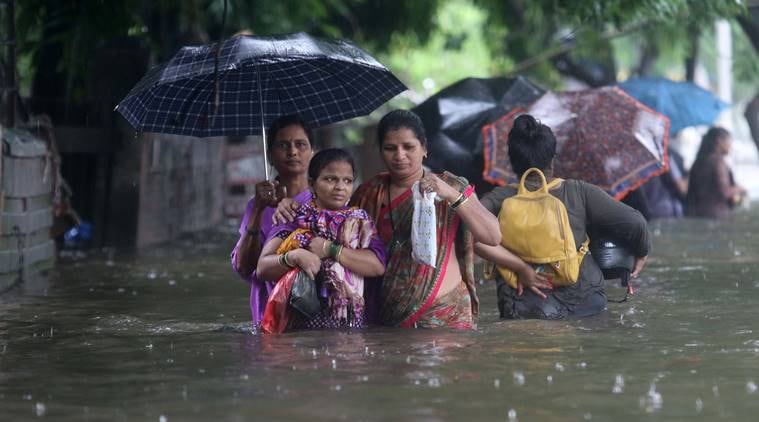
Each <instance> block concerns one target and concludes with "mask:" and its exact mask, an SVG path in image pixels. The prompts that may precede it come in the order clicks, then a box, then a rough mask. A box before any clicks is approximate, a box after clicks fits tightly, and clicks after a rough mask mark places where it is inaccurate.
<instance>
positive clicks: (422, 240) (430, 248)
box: [411, 182, 437, 267]
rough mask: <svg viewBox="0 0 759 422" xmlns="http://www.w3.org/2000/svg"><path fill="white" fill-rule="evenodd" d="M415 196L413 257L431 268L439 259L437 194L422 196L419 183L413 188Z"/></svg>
mask: <svg viewBox="0 0 759 422" xmlns="http://www.w3.org/2000/svg"><path fill="white" fill-rule="evenodd" d="M411 191H412V193H413V195H414V215H413V217H412V221H411V257H412V258H413V259H414V260H415V261H417V262H421V263H423V264H427V265H429V266H430V267H435V260H436V258H437V217H436V216H435V197H436V196H437V194H436V193H435V192H427V193H424V194H422V192H420V191H419V182H416V183H414V186H412V187H411Z"/></svg>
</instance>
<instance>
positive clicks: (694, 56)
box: [685, 25, 701, 82]
mask: <svg viewBox="0 0 759 422" xmlns="http://www.w3.org/2000/svg"><path fill="white" fill-rule="evenodd" d="M688 35H689V38H690V43H691V44H690V51H689V52H688V57H686V58H685V80H686V81H688V82H693V81H694V80H695V78H696V63H697V62H698V42H699V39H700V35H701V32H699V30H698V27H696V26H695V25H690V26H689V27H688Z"/></svg>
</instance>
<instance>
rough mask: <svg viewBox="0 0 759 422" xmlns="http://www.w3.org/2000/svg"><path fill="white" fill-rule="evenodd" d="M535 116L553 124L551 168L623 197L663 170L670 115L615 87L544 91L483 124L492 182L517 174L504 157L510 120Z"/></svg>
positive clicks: (485, 174)
mask: <svg viewBox="0 0 759 422" xmlns="http://www.w3.org/2000/svg"><path fill="white" fill-rule="evenodd" d="M523 113H529V114H532V115H533V116H535V118H537V119H538V120H540V121H541V122H542V123H544V124H546V125H548V126H549V127H551V129H553V132H554V134H555V135H556V141H557V153H556V161H555V163H554V173H555V175H556V176H558V177H563V178H573V179H580V180H584V181H586V182H590V183H593V184H595V185H597V186H599V187H601V188H602V189H604V190H605V191H607V192H608V193H609V194H610V195H612V196H614V197H615V198H617V199H622V198H623V197H624V196H625V195H626V194H627V193H628V192H630V191H631V190H634V189H635V188H637V187H638V186H640V185H641V184H643V183H644V182H645V181H646V180H648V179H650V178H652V177H654V176H656V175H658V174H661V173H663V172H665V171H666V170H667V168H668V167H667V166H668V158H667V143H668V141H669V119H667V117H665V116H664V115H662V114H661V113H658V112H656V111H653V110H651V109H650V108H648V107H646V106H645V105H643V104H641V103H640V102H638V101H637V100H635V99H634V98H632V97H630V96H629V95H627V94H626V93H625V92H624V91H622V90H621V89H619V88H617V87H603V88H597V89H589V90H584V91H575V92H561V93H553V92H548V93H546V94H544V95H543V96H542V97H541V98H540V99H539V100H538V101H536V102H535V103H534V104H532V105H531V106H529V107H527V108H526V109H525V108H518V109H515V110H512V111H511V112H509V113H508V114H506V115H504V116H503V117H501V118H500V119H498V120H496V121H495V122H493V123H492V124H489V125H486V126H484V127H483V128H482V134H483V138H484V139H485V170H484V172H483V177H484V178H485V179H486V180H488V181H489V182H490V183H493V184H497V185H504V184H506V183H508V182H510V181H511V180H514V179H515V175H514V173H513V171H512V169H511V164H510V163H509V157H508V135H509V131H510V130H511V127H512V125H513V123H514V119H515V118H516V117H517V116H518V115H520V114H523Z"/></svg>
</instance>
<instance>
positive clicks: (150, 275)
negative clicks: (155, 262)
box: [147, 269, 158, 280]
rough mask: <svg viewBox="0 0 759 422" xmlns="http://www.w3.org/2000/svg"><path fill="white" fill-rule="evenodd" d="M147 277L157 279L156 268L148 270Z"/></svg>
mask: <svg viewBox="0 0 759 422" xmlns="http://www.w3.org/2000/svg"><path fill="white" fill-rule="evenodd" d="M147 277H148V280H155V279H156V277H158V273H157V272H156V270H153V269H151V270H150V271H148V274H147Z"/></svg>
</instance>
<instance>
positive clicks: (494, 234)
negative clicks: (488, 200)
mask: <svg viewBox="0 0 759 422" xmlns="http://www.w3.org/2000/svg"><path fill="white" fill-rule="evenodd" d="M456 198H458V195H456ZM456 198H453V201H456ZM449 203H453V202H451V201H449ZM456 212H457V213H458V214H459V217H461V220H462V221H464V224H466V227H467V229H469V231H471V232H472V236H474V240H475V242H479V243H483V244H485V245H490V246H498V245H500V244H501V227H500V225H499V224H498V219H497V218H496V217H495V216H494V215H493V214H491V213H490V212H489V211H488V210H487V209H485V207H483V206H482V204H481V203H480V201H479V199H478V198H477V194H476V193H472V194H471V196H470V197H469V199H467V200H466V201H465V202H463V203H462V204H461V205H459V206H458V207H456Z"/></svg>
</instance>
